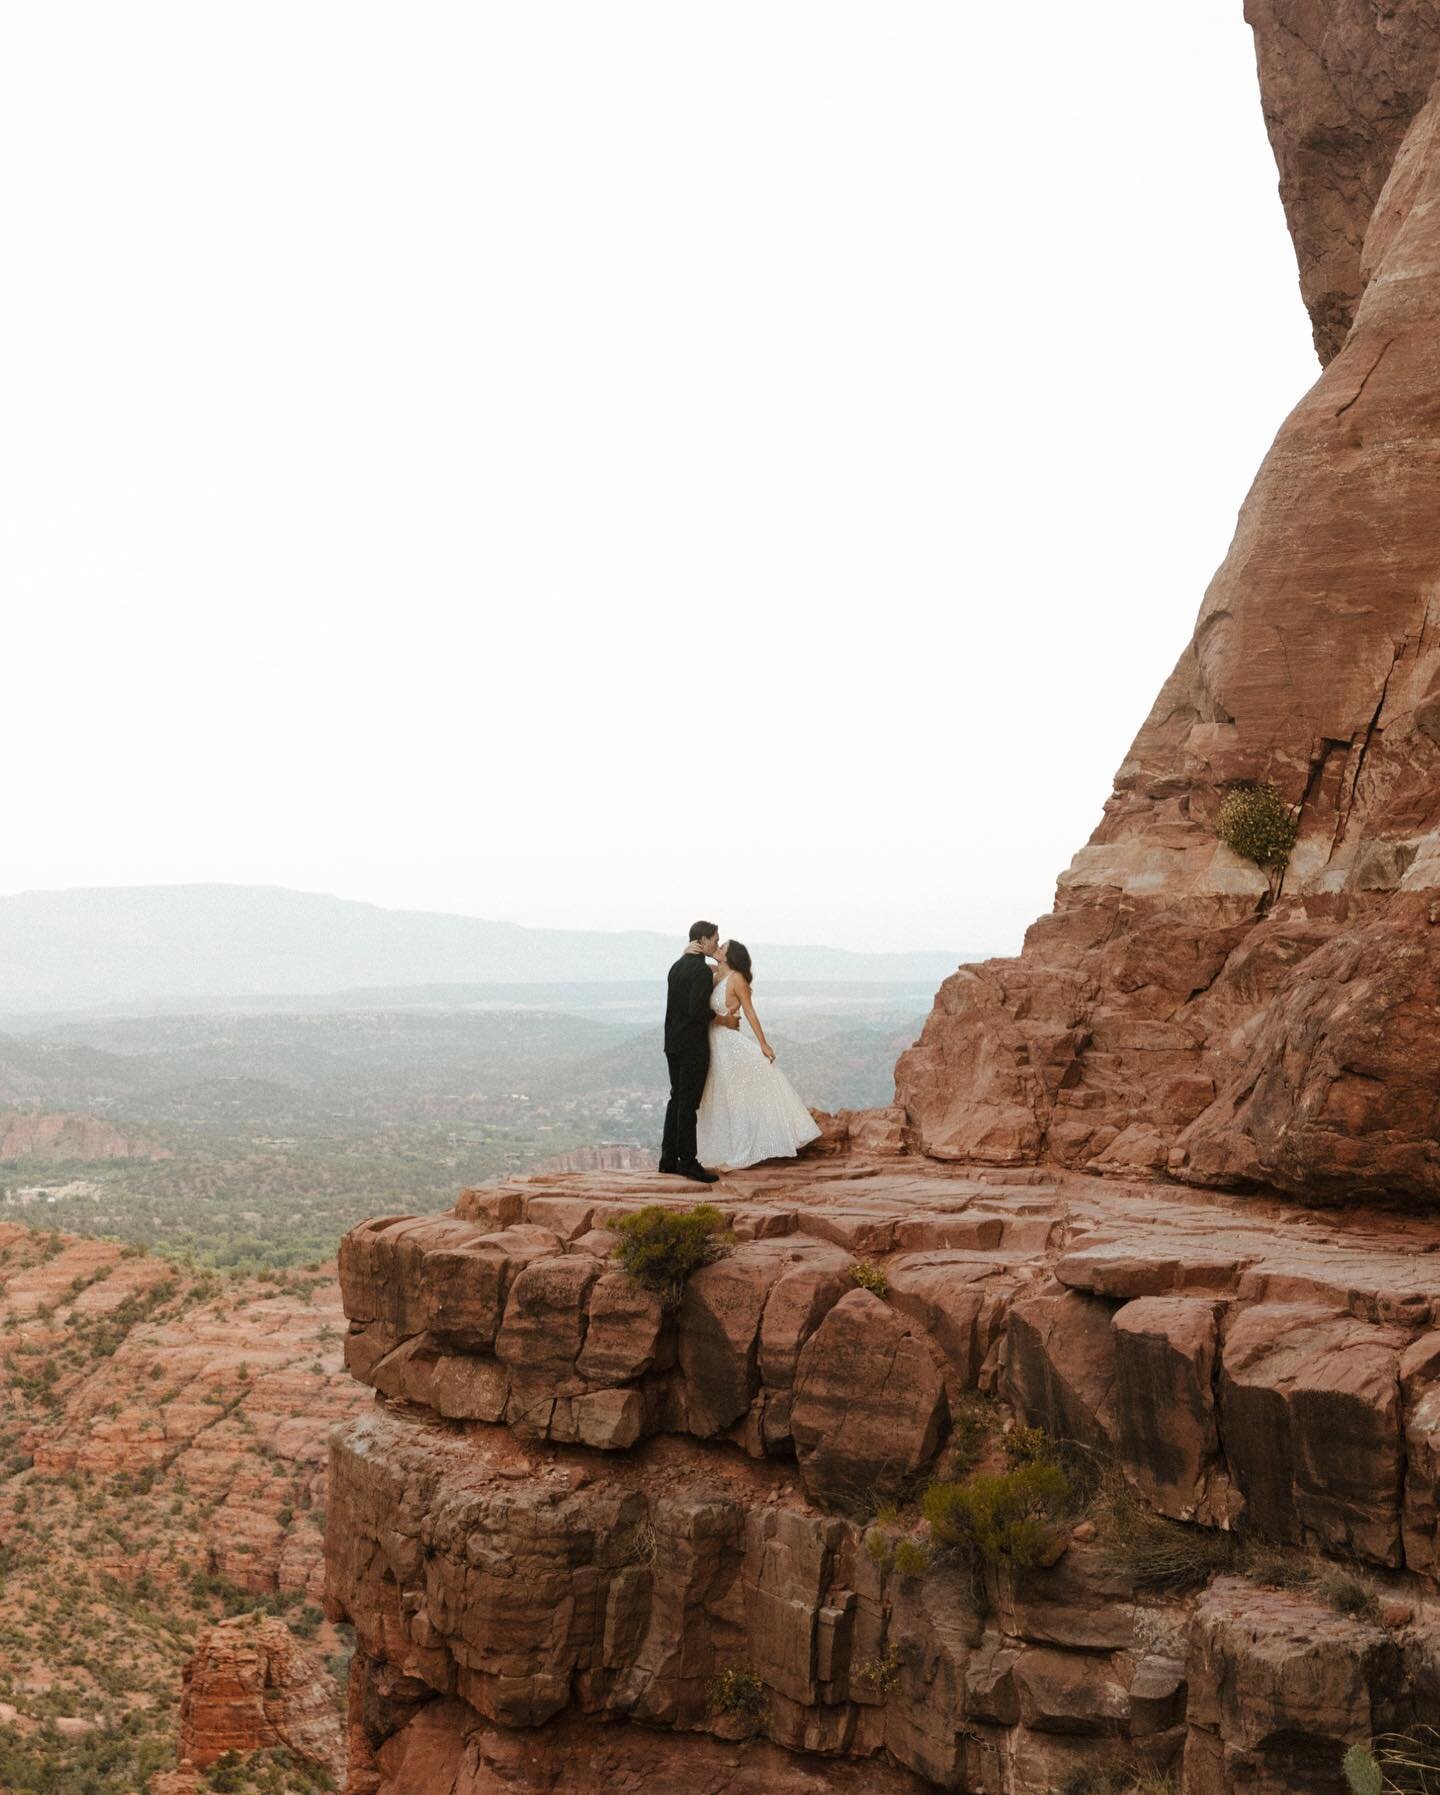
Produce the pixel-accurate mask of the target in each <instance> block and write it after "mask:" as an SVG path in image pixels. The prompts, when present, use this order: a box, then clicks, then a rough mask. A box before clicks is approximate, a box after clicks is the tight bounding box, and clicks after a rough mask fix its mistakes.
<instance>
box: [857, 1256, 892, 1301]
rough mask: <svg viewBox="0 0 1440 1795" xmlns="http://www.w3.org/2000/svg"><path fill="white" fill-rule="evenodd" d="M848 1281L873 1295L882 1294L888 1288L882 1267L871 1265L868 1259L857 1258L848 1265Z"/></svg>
mask: <svg viewBox="0 0 1440 1795" xmlns="http://www.w3.org/2000/svg"><path fill="white" fill-rule="evenodd" d="M850 1282H851V1283H852V1284H853V1285H854V1286H855V1287H856V1289H857V1290H869V1291H871V1292H872V1293H873V1294H874V1295H875V1296H884V1295H885V1294H886V1293H887V1292H888V1290H889V1289H890V1280H889V1278H887V1277H886V1276H885V1270H884V1267H883V1266H879V1265H872V1264H871V1263H870V1261H869V1260H868V1259H857V1260H856V1261H855V1263H854V1264H853V1265H852V1266H851V1267H850Z"/></svg>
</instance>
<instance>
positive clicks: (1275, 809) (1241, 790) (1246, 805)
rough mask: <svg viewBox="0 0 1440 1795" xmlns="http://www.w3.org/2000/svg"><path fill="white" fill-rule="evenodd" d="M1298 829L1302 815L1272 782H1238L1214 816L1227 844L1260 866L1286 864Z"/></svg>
mask: <svg viewBox="0 0 1440 1795" xmlns="http://www.w3.org/2000/svg"><path fill="white" fill-rule="evenodd" d="M1299 832H1300V822H1299V818H1298V817H1297V816H1296V814H1295V811H1294V810H1293V809H1292V808H1291V806H1290V805H1289V804H1287V803H1286V802H1285V800H1284V799H1283V798H1282V797H1281V796H1280V794H1279V792H1277V791H1276V790H1275V787H1274V786H1273V785H1239V786H1236V787H1235V789H1234V790H1233V791H1229V792H1227V793H1226V794H1225V796H1224V797H1223V798H1222V799H1221V801H1220V809H1219V810H1218V811H1217V813H1216V816H1215V833H1216V834H1217V835H1218V836H1219V837H1220V839H1221V841H1223V842H1224V843H1225V846H1226V847H1227V848H1233V849H1234V850H1235V852H1236V853H1237V854H1243V855H1244V856H1245V858H1246V859H1247V860H1253V861H1255V862H1256V863H1257V865H1259V866H1284V864H1285V862H1286V861H1287V860H1288V859H1289V858H1290V850H1291V848H1293V847H1294V846H1295V837H1296V836H1297V835H1298V834H1299Z"/></svg>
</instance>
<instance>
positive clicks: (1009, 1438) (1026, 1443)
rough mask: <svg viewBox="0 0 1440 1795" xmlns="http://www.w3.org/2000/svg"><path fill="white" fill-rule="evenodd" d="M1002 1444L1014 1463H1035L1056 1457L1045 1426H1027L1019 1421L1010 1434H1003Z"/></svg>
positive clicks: (1007, 1456) (1009, 1458) (1006, 1454)
mask: <svg viewBox="0 0 1440 1795" xmlns="http://www.w3.org/2000/svg"><path fill="white" fill-rule="evenodd" d="M1000 1445H1001V1447H1002V1449H1003V1451H1004V1453H1005V1456H1006V1458H1007V1459H1008V1460H1009V1461H1010V1463H1011V1464H1012V1465H1033V1464H1035V1463H1037V1462H1039V1461H1041V1460H1052V1461H1053V1459H1054V1457H1055V1454H1054V1453H1053V1451H1052V1450H1051V1447H1050V1436H1049V1434H1047V1433H1046V1431H1045V1429H1044V1428H1043V1427H1025V1426H1024V1425H1022V1424H1021V1423H1020V1422H1018V1421H1017V1422H1016V1424H1015V1426H1014V1427H1012V1428H1011V1429H1010V1431H1009V1433H1008V1434H1002V1435H1001V1437H1000Z"/></svg>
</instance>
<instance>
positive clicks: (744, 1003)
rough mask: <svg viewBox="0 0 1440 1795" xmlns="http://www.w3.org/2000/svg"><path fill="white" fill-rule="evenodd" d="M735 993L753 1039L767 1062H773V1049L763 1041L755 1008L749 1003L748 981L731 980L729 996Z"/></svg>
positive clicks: (762, 1033)
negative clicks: (737, 995) (751, 1031)
mask: <svg viewBox="0 0 1440 1795" xmlns="http://www.w3.org/2000/svg"><path fill="white" fill-rule="evenodd" d="M737 992H738V993H739V997H740V1008H741V1009H742V1010H744V1012H745V1020H746V1021H747V1022H748V1023H749V1024H750V1026H751V1028H753V1029H754V1030H755V1039H756V1040H757V1041H758V1042H759V1043H760V1051H761V1053H763V1054H764V1055H765V1057H766V1059H767V1060H773V1059H774V1058H775V1049H774V1048H773V1047H772V1046H771V1045H770V1043H769V1042H768V1041H767V1040H766V1039H765V1030H764V1029H763V1028H761V1026H760V1018H759V1017H758V1016H757V1015H756V1014H755V1006H754V1004H753V1003H751V1001H750V981H749V980H748V979H742V978H738V977H737V978H735V979H732V980H731V982H730V995H731V996H732V997H733V996H734V995H735V994H736V993H737Z"/></svg>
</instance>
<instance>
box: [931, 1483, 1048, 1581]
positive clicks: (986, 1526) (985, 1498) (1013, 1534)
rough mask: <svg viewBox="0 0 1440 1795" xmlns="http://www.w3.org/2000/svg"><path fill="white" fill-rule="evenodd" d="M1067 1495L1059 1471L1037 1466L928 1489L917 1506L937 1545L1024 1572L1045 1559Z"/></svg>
mask: <svg viewBox="0 0 1440 1795" xmlns="http://www.w3.org/2000/svg"><path fill="white" fill-rule="evenodd" d="M1070 1495H1071V1489H1070V1480H1069V1478H1068V1477H1067V1476H1066V1475H1065V1473H1064V1472H1063V1471H1062V1470H1061V1469H1060V1467H1059V1466H1058V1465H1052V1464H1046V1463H1043V1462H1042V1461H1039V1460H1036V1461H1034V1462H1032V1463H1030V1464H1027V1465H1017V1466H1016V1468H1015V1469H1014V1470H1013V1471H1002V1472H999V1473H997V1474H992V1475H977V1476H974V1477H971V1478H969V1479H968V1480H967V1481H966V1482H964V1483H932V1484H931V1485H930V1487H929V1489H927V1490H926V1492H925V1494H924V1496H923V1497H922V1498H921V1502H920V1506H921V1509H922V1511H923V1512H924V1515H925V1518H926V1520H927V1521H929V1523H930V1532H931V1534H932V1535H933V1536H934V1538H935V1540H936V1541H937V1542H938V1543H939V1544H940V1545H942V1546H950V1547H958V1548H960V1549H962V1550H967V1551H970V1552H973V1553H974V1554H975V1555H976V1556H977V1557H978V1558H980V1559H981V1560H982V1561H983V1562H984V1563H986V1564H999V1563H1002V1562H1003V1563H1008V1564H1012V1565H1014V1566H1016V1567H1017V1568H1020V1569H1024V1568H1026V1567H1028V1566H1030V1565H1035V1564H1038V1563H1039V1562H1040V1560H1041V1559H1042V1557H1044V1555H1045V1552H1046V1548H1047V1546H1048V1544H1049V1542H1050V1540H1051V1538H1052V1536H1053V1529H1054V1524H1055V1522H1056V1521H1057V1520H1058V1519H1059V1517H1060V1515H1061V1513H1062V1512H1063V1510H1064V1508H1065V1506H1066V1504H1067V1503H1068V1501H1069V1500H1070Z"/></svg>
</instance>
